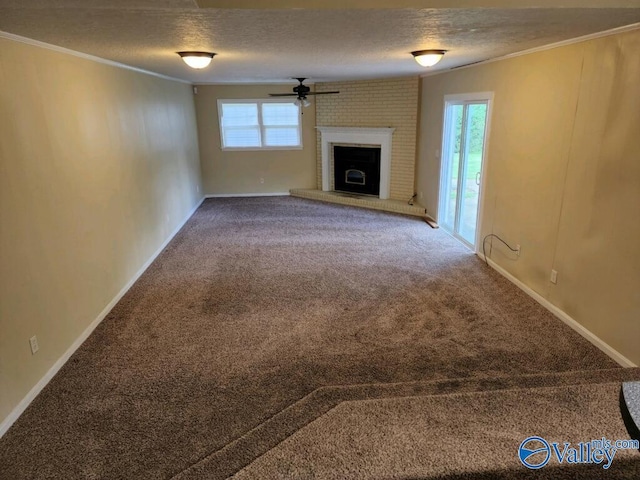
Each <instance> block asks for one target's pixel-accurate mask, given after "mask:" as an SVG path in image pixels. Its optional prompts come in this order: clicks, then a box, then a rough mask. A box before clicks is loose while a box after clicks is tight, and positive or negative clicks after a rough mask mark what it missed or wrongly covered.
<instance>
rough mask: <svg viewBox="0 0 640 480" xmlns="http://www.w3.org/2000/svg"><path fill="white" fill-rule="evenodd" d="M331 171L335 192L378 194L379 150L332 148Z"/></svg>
mask: <svg viewBox="0 0 640 480" xmlns="http://www.w3.org/2000/svg"><path fill="white" fill-rule="evenodd" d="M333 171H334V182H335V189H336V190H337V191H341V192H352V193H364V194H366V195H379V194H380V148H375V147H341V146H334V147H333Z"/></svg>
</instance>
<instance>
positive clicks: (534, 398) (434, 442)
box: [233, 383, 640, 480]
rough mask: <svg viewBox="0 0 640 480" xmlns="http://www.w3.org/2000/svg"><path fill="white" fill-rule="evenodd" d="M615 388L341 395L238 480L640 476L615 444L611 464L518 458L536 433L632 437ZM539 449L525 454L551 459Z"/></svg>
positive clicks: (635, 455) (552, 437)
mask: <svg viewBox="0 0 640 480" xmlns="http://www.w3.org/2000/svg"><path fill="white" fill-rule="evenodd" d="M619 394H620V384H619V383H602V384H589V385H568V386H567V385H563V386H557V387H547V388H535V389H515V390H498V391H490V392H475V393H462V394H449V395H436V396H428V397H420V396H416V397H408V398H387V399H380V400H363V401H350V402H344V403H341V404H340V405H338V406H337V407H336V408H334V409H333V410H331V411H329V412H328V413H327V414H325V415H323V416H322V417H320V418H318V419H317V420H315V421H314V422H312V423H310V424H309V425H308V426H306V427H304V428H302V429H301V430H299V431H298V432H296V433H295V434H293V435H292V436H291V437H289V438H288V439H287V440H285V441H283V442H282V443H281V444H280V445H278V446H277V447H275V448H274V449H272V450H271V451H269V452H268V453H266V454H264V455H263V456H262V457H260V458H258V459H257V460H256V461H254V462H253V463H252V464H251V465H249V466H247V467H246V468H244V469H243V470H241V471H240V472H239V473H238V474H237V475H234V477H233V478H234V480H261V479H266V478H268V479H283V480H284V479H292V478H306V479H336V480H339V479H358V480H376V479H383V478H384V479H398V478H402V479H407V478H411V479H419V478H421V479H432V478H460V477H461V476H465V475H466V476H467V478H500V479H506V478H514V479H515V478H536V479H541V480H542V479H544V480H568V479H576V480H584V479H593V480H596V479H598V480H599V479H604V478H612V479H613V478H615V479H629V480H633V479H638V478H640V453H639V452H638V451H637V449H630V450H622V449H621V450H617V451H616V452H615V453H614V455H613V458H612V460H611V462H610V465H609V467H608V468H607V469H604V468H603V465H606V464H608V463H609V461H608V460H607V461H604V460H605V459H604V458H603V459H602V460H603V463H602V464H595V463H591V464H587V463H584V464H576V463H573V464H571V463H568V460H569V458H571V457H570V454H568V453H567V454H566V456H565V457H563V459H562V460H563V462H562V463H560V462H559V461H558V459H557V458H556V457H554V456H552V457H551V459H550V460H549V463H548V464H547V465H545V466H544V467H542V469H540V470H536V471H532V470H528V469H527V468H526V467H525V466H523V465H522V464H521V463H520V461H519V459H518V447H519V445H520V443H521V442H522V441H523V440H525V439H526V438H528V437H530V436H532V435H536V436H539V437H542V438H543V439H545V440H546V441H547V442H549V443H550V444H552V443H553V442H557V443H558V444H559V449H560V451H561V452H562V451H564V450H565V448H564V444H565V442H569V443H570V444H571V446H572V447H573V448H579V447H578V445H579V443H581V442H582V443H584V442H585V441H586V442H590V441H592V440H598V439H602V438H603V437H604V438H606V439H608V440H618V439H620V440H622V439H629V436H628V434H627V431H626V428H625V426H624V423H623V421H622V418H621V416H620V408H619ZM536 455H539V456H540V457H538V458H536V457H535V456H534V457H532V458H530V459H529V461H531V462H535V463H536V464H537V463H538V462H542V461H543V460H544V458H545V457H544V456H543V454H542V453H540V454H536ZM587 458H588V457H587V456H584V459H585V460H586V459H587ZM598 460H600V459H598Z"/></svg>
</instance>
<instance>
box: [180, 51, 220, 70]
mask: <svg viewBox="0 0 640 480" xmlns="http://www.w3.org/2000/svg"><path fill="white" fill-rule="evenodd" d="M178 55H180V57H181V58H182V60H183V61H184V63H186V64H187V65H189V66H190V67H191V68H195V69H197V70H200V69H202V68H205V67H208V66H209V64H210V63H211V60H213V56H214V55H215V53H210V52H178Z"/></svg>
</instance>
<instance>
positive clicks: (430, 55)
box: [411, 50, 447, 67]
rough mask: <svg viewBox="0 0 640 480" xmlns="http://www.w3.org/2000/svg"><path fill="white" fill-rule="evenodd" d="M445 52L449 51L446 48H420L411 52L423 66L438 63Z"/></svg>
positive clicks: (431, 65)
mask: <svg viewBox="0 0 640 480" xmlns="http://www.w3.org/2000/svg"><path fill="white" fill-rule="evenodd" d="M445 53H447V51H446V50H418V51H416V52H411V55H413V58H415V59H416V62H418V63H419V64H420V65H422V66H423V67H433V66H434V65H435V64H436V63H438V62H439V61H440V60H442V57H444V54H445Z"/></svg>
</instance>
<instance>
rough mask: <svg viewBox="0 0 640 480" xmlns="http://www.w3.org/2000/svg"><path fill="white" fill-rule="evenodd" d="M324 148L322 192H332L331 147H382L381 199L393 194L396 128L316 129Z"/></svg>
mask: <svg viewBox="0 0 640 480" xmlns="http://www.w3.org/2000/svg"><path fill="white" fill-rule="evenodd" d="M316 128H317V129H318V131H320V145H321V147H322V190H324V191H325V192H328V191H330V190H331V145H332V144H334V143H341V144H354V145H357V144H360V145H380V198H381V199H383V200H386V199H388V198H389V196H390V194H391V138H392V135H393V132H394V131H395V128H390V127H385V128H362V127H316Z"/></svg>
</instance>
